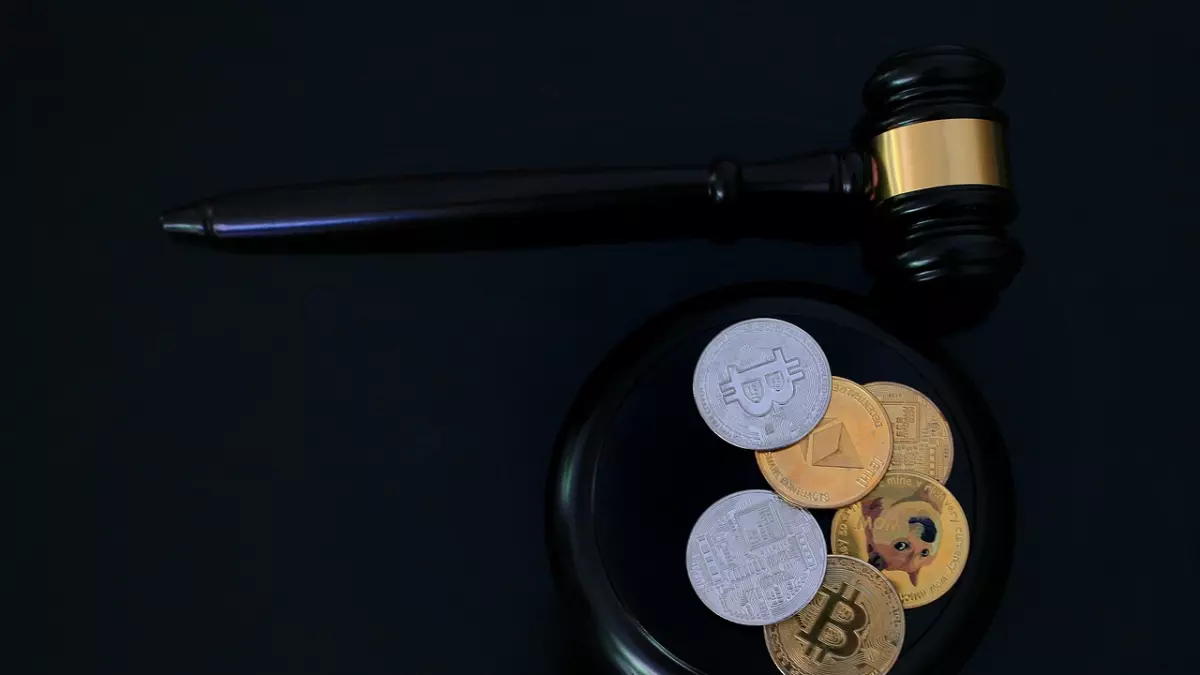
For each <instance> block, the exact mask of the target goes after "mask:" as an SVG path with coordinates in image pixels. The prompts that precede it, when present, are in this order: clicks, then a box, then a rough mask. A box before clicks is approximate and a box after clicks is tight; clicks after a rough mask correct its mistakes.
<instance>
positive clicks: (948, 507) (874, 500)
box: [829, 471, 971, 609]
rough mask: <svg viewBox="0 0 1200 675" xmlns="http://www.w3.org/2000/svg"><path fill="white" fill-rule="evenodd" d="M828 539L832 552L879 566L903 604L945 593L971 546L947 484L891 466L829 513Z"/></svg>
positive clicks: (923, 602) (914, 604)
mask: <svg viewBox="0 0 1200 675" xmlns="http://www.w3.org/2000/svg"><path fill="white" fill-rule="evenodd" d="M829 539H830V542H831V549H832V550H833V552H834V553H838V554H841V555H851V556H854V557H855V558H858V559H859V560H866V561H867V562H869V563H871V565H872V566H873V567H875V569H877V570H879V571H881V572H883V576H885V577H887V578H888V581H890V582H892V585H894V586H895V587H896V590H897V591H899V593H900V601H901V602H902V603H904V608H905V609H912V608H913V607H920V606H921V605H927V604H929V603H931V602H933V601H934V600H937V599H938V598H940V597H942V596H943V595H945V593H946V591H948V590H950V587H951V586H953V585H954V582H955V581H958V577H959V575H960V574H962V568H963V565H965V564H967V551H968V550H969V549H970V547H971V546H970V545H971V535H970V532H969V531H968V530H967V519H966V516H964V515H963V510H962V506H961V505H959V503H958V500H957V499H955V498H954V495H952V494H950V491H949V490H947V489H946V488H945V487H943V486H942V484H941V483H938V482H936V481H934V480H933V479H932V478H930V477H928V476H922V475H920V474H916V473H901V472H892V471H889V472H888V473H887V475H886V476H884V477H883V480H882V481H880V483H879V486H878V487H876V488H875V489H874V490H872V491H871V494H869V495H867V496H866V497H863V498H862V500H861V501H859V502H858V503H856V504H851V505H850V506H847V507H846V508H844V509H838V511H837V513H835V514H833V525H832V526H831V527H830V535H829Z"/></svg>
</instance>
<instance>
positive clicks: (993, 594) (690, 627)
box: [548, 283, 1015, 675]
mask: <svg viewBox="0 0 1200 675" xmlns="http://www.w3.org/2000/svg"><path fill="white" fill-rule="evenodd" d="M865 304H866V303H862V302H857V301H855V299H854V298H852V297H851V298H847V297H839V295H838V294H836V293H833V292H831V291H829V290H828V289H823V288H820V287H812V286H803V285H797V284H784V283H774V284H765V285H763V284H759V285H748V286H739V287H735V288H731V289H726V290H722V291H719V292H716V293H710V294H706V295H704V296H701V297H699V298H696V299H693V300H689V301H687V302H685V303H683V304H682V305H681V306H679V307H676V308H673V309H672V310H670V311H669V312H667V313H665V314H664V315H662V316H659V317H655V318H654V319H653V320H652V321H651V322H650V323H648V324H647V325H646V326H645V327H643V328H642V329H640V330H638V331H637V333H636V334H634V335H633V336H631V337H630V338H629V339H628V340H625V341H624V342H622V344H621V345H620V346H619V347H618V348H617V349H616V350H614V352H613V354H611V355H610V356H609V357H608V358H606V359H605V360H604V362H603V363H602V364H601V365H600V366H599V367H598V368H597V369H596V372H595V373H594V374H593V376H592V377H591V378H590V379H589V380H588V382H587V383H586V384H585V385H584V387H583V389H582V390H581V393H580V396H579V398H578V399H577V400H576V401H575V405H574V406H572V409H571V412H570V414H568V416H567V421H566V422H565V424H564V427H563V431H562V434H561V435H560V437H559V441H558V447H557V455H556V457H555V462H554V465H553V467H554V468H553V469H552V470H551V473H550V477H549V485H548V509H549V512H550V513H549V515H550V521H549V532H550V544H551V557H552V559H553V560H554V562H555V564H556V567H555V573H556V576H557V578H558V580H559V582H560V588H561V589H563V591H564V593H566V594H567V597H568V599H569V600H570V602H571V608H572V625H573V626H575V627H576V628H578V629H579V631H578V633H579V639H580V641H581V642H582V643H583V644H587V645H590V647H591V648H590V649H587V650H584V649H579V650H576V651H574V652H573V653H572V654H571V656H572V657H573V658H572V659H571V660H570V661H568V662H567V663H565V664H564V667H565V669H567V670H580V669H581V665H582V664H588V663H594V662H601V663H604V664H606V665H607V667H608V668H609V669H610V670H609V671H610V672H642V671H644V672H653V673H662V674H664V675H666V674H668V673H687V672H704V673H734V672H740V673H746V674H747V675H750V674H753V673H762V674H764V675H773V674H774V673H778V672H779V671H778V670H777V669H776V667H775V665H774V664H773V663H772V662H771V659H770V656H769V655H768V653H767V650H766V649H765V648H764V646H763V635H762V631H761V629H753V628H747V627H745V626H738V625H736V624H733V623H730V622H727V621H725V620H723V619H721V618H719V617H718V616H716V615H715V614H713V613H712V612H710V611H708V610H707V609H706V608H704V606H703V605H702V604H700V603H699V601H698V600H697V599H696V596H695V592H694V591H693V590H692V588H691V586H690V585H689V584H688V579H687V575H686V574H671V573H670V572H669V570H672V569H677V568H679V567H682V566H683V562H684V561H683V560H682V557H683V556H681V553H680V551H681V548H680V546H681V544H680V542H686V541H687V537H688V533H689V532H690V531H691V528H692V526H693V525H694V524H695V522H696V518H697V517H698V514H701V513H703V512H704V510H705V509H707V508H708V507H709V505H711V504H712V503H713V502H715V501H717V500H718V499H720V498H721V497H723V496H725V495H727V494H730V493H733V492H737V491H739V490H745V489H750V488H761V487H763V486H764V485H766V483H765V481H764V480H763V478H762V475H761V474H760V473H759V470H758V465H757V464H756V463H755V460H754V453H753V452H751V451H746V450H741V449H739V448H733V447H731V446H729V445H728V444H726V443H724V442H723V441H721V440H720V439H719V438H717V437H716V436H715V435H714V434H713V433H712V432H711V431H710V430H709V429H708V427H707V426H706V425H705V424H704V422H703V420H701V418H700V416H699V415H697V414H696V408H695V403H694V401H693V400H691V399H690V398H689V397H687V396H682V395H680V392H681V391H685V390H686V387H687V385H688V384H689V383H690V382H691V380H692V375H693V371H694V370H695V367H696V359H697V358H698V356H699V354H700V352H701V351H703V349H704V347H705V345H706V344H708V342H709V341H710V340H711V339H712V338H713V337H714V336H715V335H716V334H717V333H718V332H719V331H720V330H721V329H723V328H725V327H726V326H728V325H730V324H732V323H736V322H738V321H743V320H745V319H752V318H756V317H762V316H769V317H774V318H778V319H783V320H785V321H790V322H792V323H794V324H796V325H799V326H803V327H804V329H805V330H806V331H808V332H809V334H810V335H812V336H813V337H814V338H816V340H817V341H818V342H820V343H821V344H822V345H823V346H824V349H825V352H826V356H827V357H828V358H829V364H830V368H831V369H832V370H833V371H834V372H836V373H838V374H840V375H842V376H844V377H848V378H850V379H852V380H854V381H857V382H870V381H874V380H881V379H882V380H890V381H894V382H906V383H908V384H910V385H911V386H914V387H918V388H919V389H920V390H921V391H924V392H927V394H928V395H929V396H930V397H931V398H933V400H934V401H935V403H937V404H938V406H939V407H940V408H941V409H942V411H943V412H944V413H945V414H946V416H947V419H948V420H949V422H950V427H951V431H952V433H953V435H954V439H955V460H954V470H953V472H952V473H951V476H950V480H949V482H948V483H947V487H948V488H949V489H950V491H951V492H952V493H953V494H954V495H955V497H957V499H958V500H959V503H961V504H962V506H963V511H964V513H965V514H966V516H967V522H968V526H969V527H970V530H971V532H972V536H971V552H970V555H969V557H968V561H967V564H966V566H965V567H964V569H963V574H962V576H961V578H959V580H958V582H957V583H956V584H955V586H954V588H952V589H951V590H950V592H949V593H947V594H946V595H944V596H942V597H941V598H939V599H938V600H936V601H934V602H932V603H930V604H928V605H925V606H923V607H919V608H916V609H912V610H908V611H906V612H905V615H906V616H905V619H906V623H907V626H906V634H905V641H904V647H903V651H902V655H901V657H900V660H899V661H898V662H897V664H896V666H895V668H894V669H893V670H892V672H893V673H896V675H912V674H916V673H927V672H931V671H940V670H946V669H954V668H956V667H957V666H958V665H959V664H961V663H962V662H963V661H965V660H966V658H967V657H968V656H969V655H970V654H971V653H972V651H973V650H974V648H975V645H976V643H977V642H978V640H979V638H980V637H982V636H983V634H984V632H985V631H986V629H987V627H988V624H989V623H990V621H991V619H992V615H993V613H994V612H995V610H996V607H997V605H998V604H999V600H1000V596H1001V590H1002V588H1003V585H1004V581H1005V580H1006V579H1007V576H1008V568H1009V561H1010V558H1011V554H1012V542H1013V518H1014V515H1015V510H1014V499H1013V490H1012V479H1011V476H1010V474H1009V467H1008V453H1007V452H1006V451H1005V449H1004V446H1003V443H1002V441H1001V439H1000V437H999V434H998V430H997V429H996V427H995V422H994V421H993V420H992V419H991V417H990V416H989V414H988V412H987V410H986V409H985V407H984V406H983V405H982V404H981V402H980V399H979V397H978V394H977V393H975V392H974V391H973V390H972V388H971V386H970V384H969V383H967V382H965V381H964V380H963V379H962V376H961V375H960V374H959V373H957V372H955V369H954V368H953V366H945V365H943V366H939V365H937V364H936V363H935V362H934V361H931V360H930V357H931V356H932V358H935V359H937V360H942V361H943V362H944V359H945V357H944V355H941V354H939V353H937V351H938V350H936V348H934V347H933V346H932V345H929V344H928V343H923V342H921V341H919V342H920V343H921V344H922V346H923V348H925V349H927V350H931V351H930V356H926V355H923V354H922V353H920V352H919V351H917V349H916V348H914V347H913V346H910V345H906V344H905V343H904V342H902V341H901V340H900V339H898V338H896V337H894V336H893V335H890V334H889V333H887V332H886V331H884V330H883V329H881V328H880V327H879V326H878V325H876V324H875V323H874V322H872V321H871V320H870V319H868V318H866V316H865V315H864V314H863V312H866V311H869V309H867V308H866V307H865V306H864V305H865ZM813 514H814V515H815V516H816V517H817V520H818V522H819V523H820V524H821V528H822V530H823V531H824V533H825V538H826V541H829V527H830V520H831V518H832V515H833V511H832V510H814V511H813Z"/></svg>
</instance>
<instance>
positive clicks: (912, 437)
mask: <svg viewBox="0 0 1200 675" xmlns="http://www.w3.org/2000/svg"><path fill="white" fill-rule="evenodd" d="M863 386H864V387H866V388H867V391H869V392H871V393H872V394H874V395H875V398H877V399H879V402H880V403H882V404H883V409H884V410H886V411H887V414H888V418H889V419H891V421H892V466H891V470H892V471H909V472H912V473H920V474H924V475H926V476H932V477H933V478H934V479H935V480H937V482H939V483H942V484H943V485H944V484H945V483H946V479H947V478H949V477H950V467H951V465H953V464H954V437H953V436H951V435H950V424H949V423H948V422H946V417H945V415H942V411H941V410H938V407H937V406H936V405H934V404H933V401H930V400H929V398H928V397H926V396H925V394H922V393H921V392H919V391H917V390H916V389H913V388H912V387H909V386H905V385H903V384H899V383H896V382H870V383H868V384H864V385H863Z"/></svg>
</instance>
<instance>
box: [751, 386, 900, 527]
mask: <svg viewBox="0 0 1200 675" xmlns="http://www.w3.org/2000/svg"><path fill="white" fill-rule="evenodd" d="M755 457H756V458H757V459H758V468H759V470H760V471H762V474H763V476H765V477H766V479H767V482H768V483H770V484H771V487H772V488H774V489H775V492H778V493H779V496H780V497H783V498H784V499H786V500H787V501H789V502H791V503H792V504H795V505H796V506H802V507H806V508H816V509H831V508H836V507H838V506H845V505H846V504H850V503H852V502H854V501H856V500H858V499H860V498H861V497H862V496H863V495H865V494H867V493H868V492H870V491H871V488H873V487H875V485H877V484H878V483H879V479H880V478H882V477H883V474H884V473H885V472H886V471H887V467H888V462H890V461H891V459H892V430H891V427H890V426H889V424H888V418H887V413H886V412H885V411H884V409H883V406H882V405H881V404H880V403H879V401H877V400H875V397H874V396H872V395H871V393H870V392H869V391H867V390H866V389H863V387H862V385H860V384H858V383H855V382H851V381H850V380H847V379H845V378H843V377H835V378H833V387H832V394H831V395H830V398H829V408H827V409H826V410H825V416H824V417H822V418H821V421H820V422H819V423H817V426H816V428H815V429H813V430H812V431H810V432H809V434H808V435H807V436H805V437H804V438H802V439H800V442H799V443H796V444H795V445H789V446H788V447H786V448H784V449H782V450H776V451H774V452H758V453H755Z"/></svg>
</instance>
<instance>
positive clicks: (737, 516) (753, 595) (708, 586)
mask: <svg viewBox="0 0 1200 675" xmlns="http://www.w3.org/2000/svg"><path fill="white" fill-rule="evenodd" d="M826 552H827V549H826V548H825V537H824V535H822V534H821V527H820V526H819V525H817V521H816V519H815V518H813V517H812V514H811V513H809V512H808V511H805V510H804V509H801V508H797V507H795V506H792V505H791V504H788V503H787V502H785V501H783V500H782V499H780V498H779V497H778V496H777V495H776V494H775V493H774V492H771V491H770V490H743V491H741V492H735V493H733V494H731V495H728V496H726V497H722V498H721V499H720V500H718V501H717V503H715V504H713V505H712V506H710V507H708V509H707V510H706V511H705V512H704V515H702V516H700V519H699V520H697V521H696V524H695V525H694V526H693V527H692V534H691V536H690V537H688V546H687V566H688V577H689V578H690V579H691V581H692V588H693V589H695V591H696V595H698V596H700V600H702V601H703V602H704V604H705V605H706V606H707V607H708V608H709V609H711V610H712V611H714V612H716V613H717V615H718V616H720V617H721V618H723V619H728V620H729V621H732V622H734V623H740V624H742V625H744V626H766V625H768V624H772V623H777V622H779V621H783V620H784V619H786V618H788V617H789V616H791V615H793V614H795V613H796V612H798V611H800V610H801V609H802V608H803V607H804V606H805V605H807V604H808V603H809V601H810V600H812V599H813V597H814V596H815V595H816V594H817V590H818V589H820V588H821V580H822V579H824V578H825V557H826Z"/></svg>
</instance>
